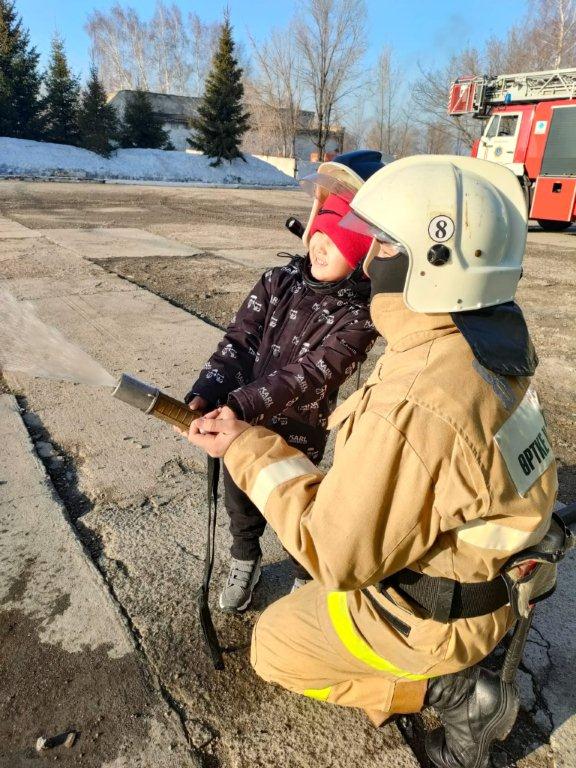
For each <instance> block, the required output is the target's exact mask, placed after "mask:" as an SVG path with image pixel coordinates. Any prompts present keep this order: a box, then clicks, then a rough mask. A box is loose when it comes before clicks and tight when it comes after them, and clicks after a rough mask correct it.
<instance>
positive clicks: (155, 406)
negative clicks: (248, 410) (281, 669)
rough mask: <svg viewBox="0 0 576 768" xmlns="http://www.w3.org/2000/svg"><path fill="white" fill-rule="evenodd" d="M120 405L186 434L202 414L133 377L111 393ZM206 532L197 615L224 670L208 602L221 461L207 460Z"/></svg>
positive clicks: (213, 656)
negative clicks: (178, 428) (153, 417)
mask: <svg viewBox="0 0 576 768" xmlns="http://www.w3.org/2000/svg"><path fill="white" fill-rule="evenodd" d="M112 394H113V395H114V397H117V398H118V399H119V400H122V402H124V403H127V404H128V405H131V406H132V407H133V408H138V410H140V411H143V412H144V413H146V414H147V415H149V416H155V417H156V418H157V419H161V420H162V421H165V422H167V423H168V424H172V425H173V426H175V427H180V429H185V430H188V429H189V428H190V425H191V424H192V422H193V421H194V420H195V419H197V418H199V417H200V416H202V412H201V411H191V410H190V408H188V406H187V405H186V404H185V403H182V402H180V401H179V400H176V399H175V398H173V397H170V395H167V394H166V393H165V392H162V391H161V390H159V389H158V388H157V387H154V386H152V385H151V384H147V383H146V382H144V381H140V379H136V378H135V377H134V376H130V375H129V374H127V373H123V374H122V376H121V377H120V380H119V381H118V384H117V385H116V388H115V389H114V391H113V392H112ZM207 474H208V494H207V496H208V532H207V537H206V555H205V559H204V573H203V576H202V584H201V586H200V589H199V590H198V613H199V616H200V626H201V627H202V634H203V635H204V640H205V642H206V646H207V648H208V651H209V653H210V657H211V659H212V663H213V664H214V667H215V669H224V659H223V657H222V649H221V647H220V643H219V642H218V635H217V634H216V629H215V628H214V622H213V621H212V615H211V613H210V606H209V603H208V598H209V594H210V579H211V577H212V569H213V567H214V555H215V538H216V511H217V501H218V479H219V475H220V461H219V460H218V459H213V458H211V457H210V456H209V457H208V473H207Z"/></svg>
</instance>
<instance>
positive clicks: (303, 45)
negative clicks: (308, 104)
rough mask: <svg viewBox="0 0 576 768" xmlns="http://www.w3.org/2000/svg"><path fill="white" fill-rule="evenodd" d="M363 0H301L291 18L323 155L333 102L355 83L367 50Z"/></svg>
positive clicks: (335, 103) (342, 97)
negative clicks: (295, 14) (361, 60)
mask: <svg viewBox="0 0 576 768" xmlns="http://www.w3.org/2000/svg"><path fill="white" fill-rule="evenodd" d="M365 24H366V6H365V3H364V0H301V2H300V5H299V9H298V13H297V16H296V20H295V22H294V29H295V38H296V45H297V50H298V53H299V55H300V62H301V69H300V71H301V75H302V80H303V83H304V85H305V87H306V88H307V89H308V91H309V93H310V95H311V97H312V99H313V102H314V107H315V110H316V121H317V125H316V140H315V142H314V143H315V144H316V146H317V147H318V155H319V159H323V157H324V152H325V148H326V140H327V138H328V132H329V130H330V127H331V124H332V117H333V112H334V108H335V106H336V105H337V104H338V102H340V101H341V100H342V99H344V98H345V97H346V96H347V95H349V94H350V93H352V92H353V91H354V89H355V88H356V87H357V82H356V77H357V65H358V62H359V60H360V59H361V57H362V56H363V54H364V52H365V50H366V42H365V39H366V33H365Z"/></svg>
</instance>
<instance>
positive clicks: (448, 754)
mask: <svg viewBox="0 0 576 768" xmlns="http://www.w3.org/2000/svg"><path fill="white" fill-rule="evenodd" d="M426 704H428V705H430V706H432V707H434V708H435V709H436V710H437V712H438V714H439V715H440V717H441V719H442V722H443V723H444V728H437V729H436V730H435V731H432V732H431V733H429V734H428V735H427V737H426V752H427V754H428V757H429V758H430V760H431V761H432V762H433V763H434V765H435V766H438V768H487V766H488V759H489V753H490V747H491V746H492V744H493V742H494V741H503V740H504V739H505V738H506V736H508V734H509V733H510V731H511V730H512V726H513V725H514V722H515V720H516V715H517V714H518V706H519V699H518V691H517V689H516V686H515V685H514V684H512V683H505V682H504V681H503V680H502V679H501V678H500V677H499V676H498V675H497V674H495V673H494V672H489V671H488V670H487V669H482V668H481V667H472V668H471V669H468V670H464V671H463V672H460V673H458V674H455V675H443V676H442V677H436V678H432V679H431V680H430V682H429V683H428V692H427V695H426Z"/></svg>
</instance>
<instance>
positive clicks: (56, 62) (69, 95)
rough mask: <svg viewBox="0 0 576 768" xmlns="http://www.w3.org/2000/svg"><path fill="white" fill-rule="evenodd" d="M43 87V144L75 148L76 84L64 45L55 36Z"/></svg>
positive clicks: (78, 93) (78, 101)
mask: <svg viewBox="0 0 576 768" xmlns="http://www.w3.org/2000/svg"><path fill="white" fill-rule="evenodd" d="M45 83H46V98H45V103H46V112H45V117H46V140H47V141H53V142H55V143H57V144H78V143H79V140H80V129H79V126H78V110H79V107H80V84H79V82H78V79H77V78H76V77H74V76H73V75H72V74H71V72H70V68H69V66H68V62H67V60H66V54H65V52H64V43H63V42H62V40H61V39H60V38H59V37H58V36H55V37H54V39H53V40H52V56H51V59H50V64H49V66H48V72H47V73H46V77H45Z"/></svg>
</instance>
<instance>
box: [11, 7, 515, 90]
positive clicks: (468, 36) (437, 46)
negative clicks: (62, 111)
mask: <svg viewBox="0 0 576 768" xmlns="http://www.w3.org/2000/svg"><path fill="white" fill-rule="evenodd" d="M168 2H170V0H168ZM126 4H127V5H131V6H133V7H134V8H136V9H137V10H138V12H139V14H140V15H141V16H143V17H148V16H150V15H151V14H152V12H153V8H154V5H155V0H130V1H129V2H127V3H126ZM225 4H226V0H222V2H214V0H195V1H194V2H186V1H185V0H178V5H179V6H180V7H181V8H182V10H183V12H184V13H185V14H186V13H187V12H188V11H195V12H196V13H198V15H199V16H200V17H201V18H202V19H203V20H205V21H213V20H216V19H218V18H220V16H221V13H222V9H223V7H224V5H225ZM111 5H113V0H66V1H64V0H16V7H17V10H18V12H19V13H20V14H21V15H22V17H23V21H24V24H25V26H26V27H28V28H29V30H30V35H31V39H32V42H33V44H35V45H36V47H37V48H38V50H39V52H40V53H41V54H42V57H43V58H42V63H43V64H44V63H45V61H46V54H47V52H48V51H49V48H50V38H51V36H52V34H53V32H54V31H55V30H58V31H59V32H60V34H61V35H62V36H63V37H64V39H65V44H66V50H67V52H68V56H69V60H70V63H71V65H72V67H73V69H74V70H75V71H76V72H80V73H82V75H85V74H86V72H87V69H88V61H89V39H88V36H87V35H86V33H85V31H84V24H85V22H86V18H87V16H88V15H89V13H90V12H91V11H92V10H93V9H95V8H97V9H99V10H106V9H108V8H110V6H111ZM228 6H229V7H230V11H231V16H232V23H233V24H234V28H235V34H236V36H237V38H238V39H239V40H243V41H246V42H247V39H248V37H247V32H248V31H250V33H251V34H252V35H253V36H254V37H255V38H256V39H263V38H264V37H265V36H266V33H267V31H268V30H269V29H270V28H272V27H274V26H282V27H283V26H285V25H286V24H287V23H288V21H289V19H290V18H291V17H292V16H293V15H294V12H295V9H296V7H297V4H296V2H295V0H269V1H268V2H257V1H256V0H228ZM526 6H527V0H468V2H467V3H465V4H464V3H462V1H461V0H437V2H425V1H424V0H404V1H402V0H367V8H368V30H369V31H368V46H369V49H368V54H367V62H368V63H369V62H370V61H371V60H374V59H375V58H376V56H377V55H378V51H379V49H380V48H381V46H382V45H384V44H392V45H393V47H394V49H395V51H396V54H397V57H398V60H399V61H400V62H402V64H403V65H404V66H405V68H406V70H407V72H408V73H410V74H411V73H413V72H414V71H415V69H416V63H417V62H418V61H419V62H421V63H422V64H423V65H424V66H427V67H428V66H434V65H435V63H437V64H441V63H443V62H444V61H445V60H446V59H447V58H448V57H449V56H450V54H451V53H453V52H455V51H457V50H458V49H460V48H461V47H463V46H464V45H466V44H467V43H473V44H476V45H481V44H482V42H483V41H484V40H486V38H488V37H490V36H491V35H492V34H498V35H501V34H503V33H505V31H506V30H507V29H508V28H509V27H510V26H511V25H512V24H514V23H516V22H517V21H519V19H520V18H521V17H522V16H523V14H524V11H525V8H526Z"/></svg>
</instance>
